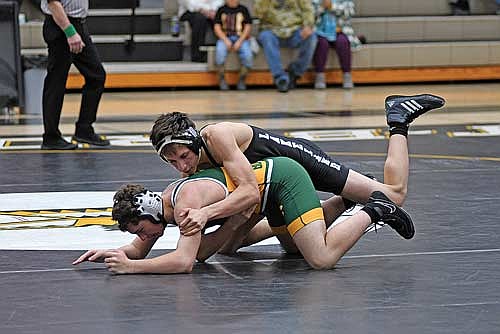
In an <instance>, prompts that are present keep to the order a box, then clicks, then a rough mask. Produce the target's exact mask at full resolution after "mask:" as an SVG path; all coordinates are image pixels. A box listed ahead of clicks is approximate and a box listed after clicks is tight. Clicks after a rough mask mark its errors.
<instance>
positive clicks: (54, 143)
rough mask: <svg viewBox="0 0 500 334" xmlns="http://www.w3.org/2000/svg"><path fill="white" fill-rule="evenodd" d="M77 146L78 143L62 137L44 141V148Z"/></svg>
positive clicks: (69, 148) (57, 148) (71, 148)
mask: <svg viewBox="0 0 500 334" xmlns="http://www.w3.org/2000/svg"><path fill="white" fill-rule="evenodd" d="M77 147H78V145H76V144H73V143H69V142H67V141H66V140H65V139H64V138H62V137H59V138H57V139H53V140H45V139H44V140H43V141H42V150H75V149H76V148H77Z"/></svg>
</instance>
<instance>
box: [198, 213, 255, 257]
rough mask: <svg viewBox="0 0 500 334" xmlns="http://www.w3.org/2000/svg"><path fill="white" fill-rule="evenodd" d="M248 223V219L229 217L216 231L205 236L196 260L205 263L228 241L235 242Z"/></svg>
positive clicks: (237, 216) (236, 216)
mask: <svg viewBox="0 0 500 334" xmlns="http://www.w3.org/2000/svg"><path fill="white" fill-rule="evenodd" d="M247 222H248V219H247V217H245V216H242V215H234V216H232V217H229V218H228V219H227V221H226V222H224V224H223V225H222V226H220V227H219V228H218V229H217V230H216V231H214V232H211V233H208V234H205V235H203V236H202V237H201V244H200V248H199V249H198V255H197V256H196V259H197V260H198V261H200V262H204V261H205V260H206V259H208V258H209V257H210V256H212V255H213V254H215V253H217V252H218V251H219V249H220V248H221V247H223V246H224V245H225V244H226V243H227V242H228V241H231V240H233V239H234V238H236V237H237V235H239V234H240V233H241V232H240V230H241V227H242V225H244V224H246V223H247Z"/></svg>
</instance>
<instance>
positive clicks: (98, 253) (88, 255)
mask: <svg viewBox="0 0 500 334" xmlns="http://www.w3.org/2000/svg"><path fill="white" fill-rule="evenodd" d="M109 251H111V249H91V250H89V251H86V252H85V253H83V254H82V255H81V256H80V257H79V258H78V259H76V260H75V261H73V265H77V264H80V263H82V262H84V261H89V262H100V263H102V262H104V258H105V256H104V254H106V253H107V252H109Z"/></svg>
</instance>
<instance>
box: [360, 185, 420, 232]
mask: <svg viewBox="0 0 500 334" xmlns="http://www.w3.org/2000/svg"><path fill="white" fill-rule="evenodd" d="M365 206H366V207H369V208H371V209H373V210H374V211H375V212H377V214H378V215H379V216H380V220H382V221H383V222H384V223H386V224H387V225H389V226H390V227H392V228H393V229H394V230H396V232H398V234H399V235H400V236H402V237H403V238H405V239H411V238H413V236H414V235H415V227H414V226H413V222H412V220H411V217H410V215H409V214H408V213H407V212H406V211H405V210H403V209H402V208H400V207H399V206H397V205H396V204H394V202H392V201H391V200H390V199H389V198H387V196H385V194H384V193H383V192H381V191H374V192H373V193H372V194H371V196H370V198H369V199H368V203H366V205H365Z"/></svg>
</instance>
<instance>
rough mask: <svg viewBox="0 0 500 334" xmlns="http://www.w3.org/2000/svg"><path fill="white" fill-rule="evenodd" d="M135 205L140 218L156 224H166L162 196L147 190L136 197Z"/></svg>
mask: <svg viewBox="0 0 500 334" xmlns="http://www.w3.org/2000/svg"><path fill="white" fill-rule="evenodd" d="M134 205H135V206H136V208H137V211H139V217H144V218H147V219H149V220H150V221H151V222H152V223H155V224H165V219H164V218H163V201H162V198H161V196H160V195H158V194H155V193H154V192H152V191H149V190H145V191H143V192H141V193H139V194H137V195H135V196H134Z"/></svg>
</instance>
